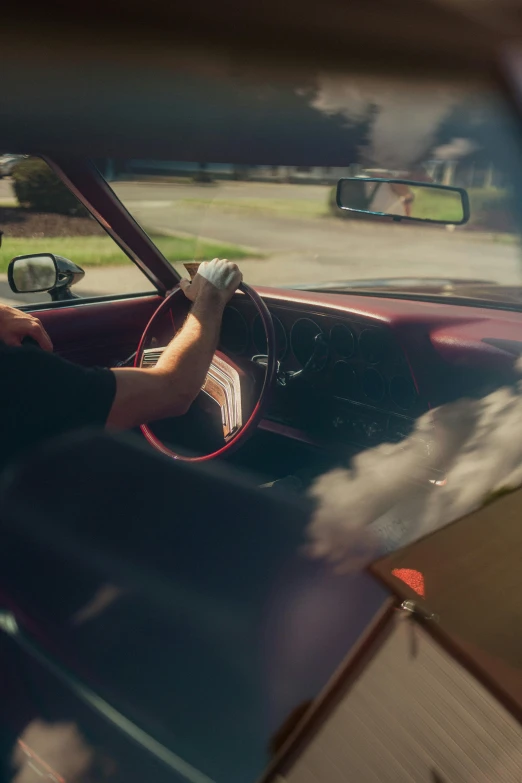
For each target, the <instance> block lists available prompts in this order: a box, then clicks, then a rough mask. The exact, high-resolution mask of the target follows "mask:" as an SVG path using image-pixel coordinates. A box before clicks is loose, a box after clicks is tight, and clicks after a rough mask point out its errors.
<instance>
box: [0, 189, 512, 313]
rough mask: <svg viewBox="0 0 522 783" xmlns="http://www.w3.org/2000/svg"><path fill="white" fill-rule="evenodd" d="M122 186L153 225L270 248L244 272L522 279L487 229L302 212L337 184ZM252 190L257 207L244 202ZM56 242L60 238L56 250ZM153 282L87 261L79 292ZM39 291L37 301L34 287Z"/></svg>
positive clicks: (252, 275)
mask: <svg viewBox="0 0 522 783" xmlns="http://www.w3.org/2000/svg"><path fill="white" fill-rule="evenodd" d="M113 187H114V190H115V191H116V193H117V194H118V196H119V197H120V198H121V199H122V201H123V202H124V203H125V204H126V206H127V207H128V208H129V210H130V211H131V212H132V214H133V215H134V216H135V217H136V218H137V220H138V221H139V222H140V223H141V224H142V225H143V226H144V227H146V228H147V229H148V230H152V231H157V232H163V233H166V234H168V233H171V232H172V233H177V232H182V233H187V234H192V235H195V236H198V237H201V238H207V239H208V238H210V239H215V240H219V241H221V242H229V243H233V244H240V245H245V246H247V247H250V248H252V249H253V252H254V251H256V250H257V251H258V252H260V253H262V254H263V255H264V256H265V257H264V258H252V259H246V260H245V261H242V262H241V267H242V269H243V272H244V277H245V280H246V281H247V282H250V283H253V284H266V285H270V284H272V285H292V284H298V283H313V282H326V281H339V280H350V279H351V280H354V279H361V278H363V279H372V278H373V279H375V278H383V277H410V278H411V277H455V278H468V279H470V278H473V279H483V280H492V281H496V282H498V283H502V284H507V285H509V284H521V283H522V263H521V261H522V259H521V258H520V252H519V248H518V245H517V244H514V243H509V242H506V241H505V240H504V239H500V240H499V239H498V238H495V237H492V236H490V235H488V234H480V233H476V232H475V233H471V232H466V231H463V230H459V229H457V230H455V231H453V232H450V231H447V230H445V229H444V228H430V227H427V226H419V225H417V224H402V225H399V224H382V223H376V222H369V221H367V222H355V221H354V222H352V221H350V222H348V221H342V220H339V219H336V218H331V217H301V214H303V215H309V214H310V212H313V211H314V210H315V208H316V207H317V208H318V209H320V208H321V206H322V205H323V204H325V203H326V198H327V193H328V188H327V187H323V186H306V185H278V184H269V183H267V184H264V183H235V182H223V183H220V184H218V185H209V186H204V185H193V184H180V183H147V182H133V183H114V184H113ZM9 195H10V194H9V185H8V183H6V182H5V181H4V182H0V201H3V200H5V198H6V197H8V196H9ZM245 199H246V200H247V203H250V204H251V205H252V203H254V206H251V207H249V208H245ZM192 200H196V201H197V202H199V203H193V201H192ZM203 202H204V203H203ZM274 204H276V205H278V211H277V212H274V211H273V207H274ZM265 205H266V206H265ZM301 207H302V211H301ZM7 241H8V238H7V239H6V242H7ZM51 245H52V240H50V247H49V249H50V250H51V252H52V247H51ZM72 260H74V259H72ZM148 287H149V284H148V282H147V281H146V280H145V279H144V278H143V276H142V275H141V273H140V272H139V271H138V270H137V269H136V268H135V267H134V266H130V267H128V268H127V267H112V268H105V269H103V268H101V269H100V268H88V269H87V274H86V277H85V280H84V281H82V283H81V285H80V286H78V288H77V291H78V293H81V294H83V295H89V294H92V295H95V294H109V293H117V292H120V293H125V292H130V291H138V290H147V289H148ZM31 299H32V301H34V300H35V298H34V296H33V297H31ZM0 301H11V302H13V301H20V299H19V298H18V297H15V296H14V295H13V294H11V292H10V291H9V290H8V288H7V283H6V279H5V276H4V275H0Z"/></svg>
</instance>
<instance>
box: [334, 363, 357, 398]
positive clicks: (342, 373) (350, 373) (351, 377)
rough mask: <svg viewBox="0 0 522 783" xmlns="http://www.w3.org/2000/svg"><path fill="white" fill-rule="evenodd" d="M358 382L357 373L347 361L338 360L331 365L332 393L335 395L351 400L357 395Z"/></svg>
mask: <svg viewBox="0 0 522 783" xmlns="http://www.w3.org/2000/svg"><path fill="white" fill-rule="evenodd" d="M358 389H359V382H358V378H357V373H356V372H355V370H354V369H353V367H350V365H349V364H348V362H343V361H339V362H336V363H335V364H334V366H333V393H334V395H335V396H336V397H343V398H344V399H345V400H353V399H354V397H357V392H358Z"/></svg>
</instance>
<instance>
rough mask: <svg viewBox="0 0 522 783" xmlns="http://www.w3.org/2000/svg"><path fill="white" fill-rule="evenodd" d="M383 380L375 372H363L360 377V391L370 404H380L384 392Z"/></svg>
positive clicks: (369, 370) (378, 373) (370, 370)
mask: <svg viewBox="0 0 522 783" xmlns="http://www.w3.org/2000/svg"><path fill="white" fill-rule="evenodd" d="M385 388H386V387H385V384H384V378H383V377H382V375H381V374H380V372H377V370H372V369H368V370H365V371H364V373H363V377H362V390H363V392H364V394H365V395H366V397H368V399H369V400H371V401H372V402H380V400H382V398H383V397H384V392H385Z"/></svg>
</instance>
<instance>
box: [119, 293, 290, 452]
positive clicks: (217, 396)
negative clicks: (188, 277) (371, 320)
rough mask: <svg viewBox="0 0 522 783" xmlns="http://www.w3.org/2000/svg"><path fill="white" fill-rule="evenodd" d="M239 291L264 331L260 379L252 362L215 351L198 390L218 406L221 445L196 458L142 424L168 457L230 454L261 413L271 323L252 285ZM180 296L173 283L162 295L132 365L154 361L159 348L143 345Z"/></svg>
mask: <svg viewBox="0 0 522 783" xmlns="http://www.w3.org/2000/svg"><path fill="white" fill-rule="evenodd" d="M239 290H240V291H242V292H243V293H244V294H246V296H248V297H249V298H250V299H251V300H252V302H253V304H254V307H255V309H256V310H257V312H258V313H259V316H260V318H261V323H262V324H263V328H264V330H265V335H266V344H267V351H266V352H267V359H266V368H265V372H264V374H263V380H262V381H260V380H259V376H257V377H256V373H255V370H256V369H259V365H255V366H254V365H253V363H252V362H250V361H248V362H245V361H244V360H243V361H242V360H241V359H237V361H234V360H232V359H230V358H229V357H228V356H226V355H225V354H224V353H222V352H221V351H216V353H215V354H214V358H213V359H212V363H211V365H210V368H209V371H208V373H207V377H206V379H205V382H204V384H203V386H202V392H203V393H204V394H205V395H207V397H210V398H211V399H212V400H213V401H214V402H215V403H217V405H218V406H219V409H220V412H221V421H222V423H223V436H224V439H225V445H224V446H222V447H221V448H219V449H218V450H217V451H214V452H212V453H210V454H204V455H202V456H198V457H188V456H184V455H182V454H178V453H176V452H175V451H172V450H171V449H169V448H168V446H166V445H165V444H164V443H162V441H161V440H160V439H159V438H158V437H157V436H156V435H155V434H154V433H153V432H152V430H151V429H150V427H148V426H147V425H146V424H142V425H141V431H142V433H143V435H144V436H145V438H146V439H147V441H148V442H149V443H150V444H151V445H152V446H154V448H156V449H157V450H158V451H161V453H162V454H166V455H167V456H168V457H171V458H172V459H180V460H184V461H186V462H206V461H207V460H210V459H216V458H217V457H222V456H224V455H225V454H230V453H231V452H232V451H234V450H235V449H237V448H239V446H241V445H242V444H243V443H244V442H245V441H246V440H247V438H248V437H249V436H250V435H251V434H252V433H253V432H254V430H255V428H256V427H257V425H258V424H259V421H260V420H261V418H262V416H263V413H264V410H265V408H266V403H267V401H268V394H269V391H270V387H271V386H272V382H273V380H274V377H275V373H276V367H277V352H276V339H275V332H274V322H273V321H272V315H271V314H270V311H269V309H268V307H267V306H266V304H265V303H264V301H263V300H262V299H261V297H260V296H259V294H258V293H257V292H256V291H254V289H253V288H250V286H248V285H246V283H241V285H240V286H239ZM184 296H185V294H184V293H183V291H182V290H181V288H179V286H177V287H176V288H175V289H174V290H173V291H171V293H170V294H169V295H168V296H167V297H165V299H164V300H163V302H162V303H161V304H160V306H159V307H158V308H157V310H156V311H155V312H154V314H153V315H152V318H151V319H150V321H149V322H148V324H147V326H146V327H145V331H144V332H143V334H142V336H141V340H140V343H139V345H138V350H137V351H136V356H135V358H134V366H135V367H142V366H146V365H147V364H149V365H150V364H155V363H156V362H157V360H158V359H159V357H160V355H161V352H162V350H163V349H161V348H160V349H157V348H151V349H146V348H145V346H146V345H147V343H148V341H149V339H150V337H151V335H152V333H153V329H154V327H155V325H156V324H157V323H158V320H159V318H161V316H162V315H164V313H166V312H167V311H170V309H171V307H172V305H173V303H174V301H175V300H176V299H177V298H179V297H184ZM256 395H257V401H256V402H255V403H253V398H254V399H255V396H256ZM249 409H250V411H249ZM248 411H249V412H248Z"/></svg>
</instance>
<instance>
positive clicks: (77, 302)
mask: <svg viewBox="0 0 522 783" xmlns="http://www.w3.org/2000/svg"><path fill="white" fill-rule="evenodd" d="M158 296H159V294H158V292H157V291H154V290H152V291H140V292H138V293H135V294H112V295H111V294H108V295H107V296H89V297H85V299H82V298H80V299H66V300H65V301H64V302H39V303H35V304H26V305H22V306H20V307H18V308H17V310H22V312H29V313H34V312H36V311H39V312H43V311H46V310H61V309H63V308H65V309H66V308H68V307H84V306H85V305H96V304H102V303H103V302H125V301H130V300H132V299H146V298H147V297H148V298H149V299H157V298H158Z"/></svg>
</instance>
